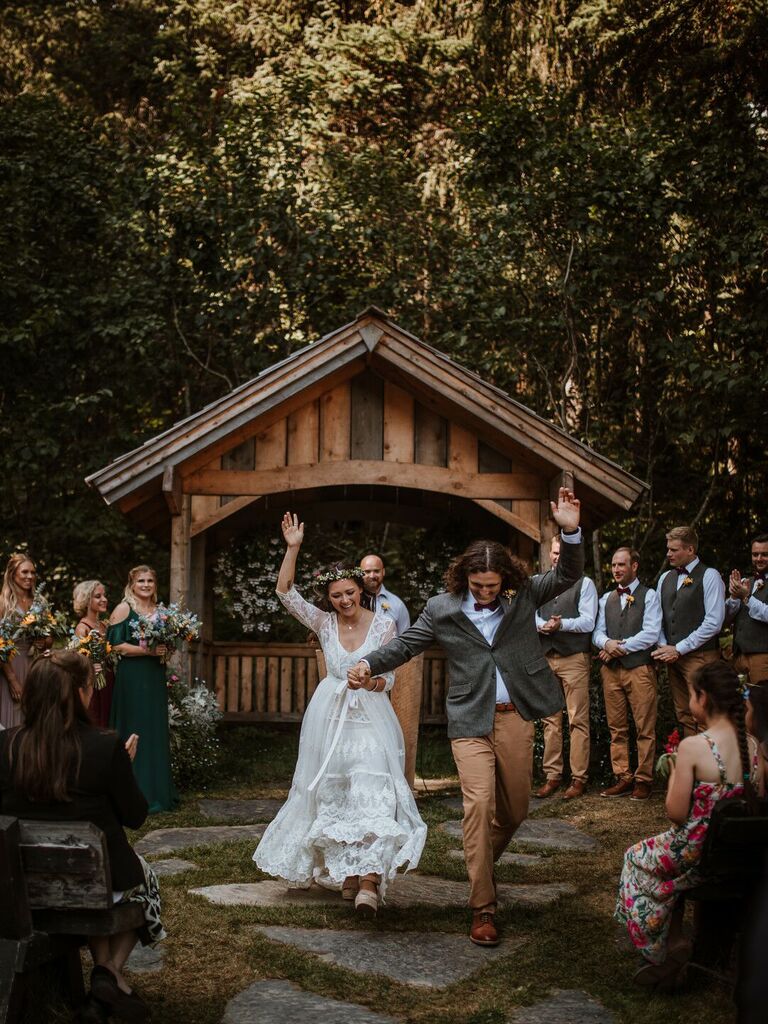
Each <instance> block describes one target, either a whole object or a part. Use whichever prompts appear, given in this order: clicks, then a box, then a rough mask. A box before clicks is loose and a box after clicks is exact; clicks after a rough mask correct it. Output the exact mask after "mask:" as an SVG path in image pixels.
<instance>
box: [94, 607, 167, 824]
mask: <svg viewBox="0 0 768 1024" xmlns="http://www.w3.org/2000/svg"><path fill="white" fill-rule="evenodd" d="M137 620H138V615H137V614H136V612H135V611H134V610H133V608H132V609H131V611H130V614H129V615H128V618H127V619H123V621H122V622H118V623H117V624H116V625H114V626H110V627H109V634H108V638H109V642H110V643H111V644H112V645H113V646H116V645H117V644H126V643H127V644H136V639H135V637H134V636H133V632H132V629H131V627H132V625H133V623H134V622H136V621H137ZM109 724H110V725H111V727H112V728H113V729H115V730H116V731H117V734H118V736H120V738H121V739H123V740H127V739H128V737H129V736H130V735H131V733H134V732H135V733H136V734H137V735H138V737H139V745H138V749H137V751H136V758H135V759H134V762H133V773H134V775H135V776H136V781H137V782H138V784H139V788H140V789H141V791H142V793H143V794H144V796H145V797H146V798H147V803H148V804H149V813H150V814H157V813H158V812H159V811H170V810H172V809H173V808H174V807H175V806H176V805H177V804H178V802H179V796H178V793H177V792H176V787H175V786H174V784H173V778H172V777H171V750H170V740H169V736H168V694H167V688H166V679H165V666H164V665H162V664H161V663H160V659H159V658H155V657H152V656H151V655H146V657H141V656H139V657H136V658H121V659H120V660H119V662H118V663H117V671H116V672H115V689H114V692H113V694H112V710H111V713H110V717H109Z"/></svg>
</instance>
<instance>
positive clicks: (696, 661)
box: [667, 651, 720, 736]
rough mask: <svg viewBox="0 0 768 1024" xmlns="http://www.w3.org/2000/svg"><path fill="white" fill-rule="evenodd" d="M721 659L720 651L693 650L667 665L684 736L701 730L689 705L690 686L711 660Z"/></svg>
mask: <svg viewBox="0 0 768 1024" xmlns="http://www.w3.org/2000/svg"><path fill="white" fill-rule="evenodd" d="M719 660H720V651H691V653H690V654H684V655H683V656H682V658H678V659H677V661H673V662H672V664H671V665H667V678H668V679H669V688H670V690H671V691H672V700H673V702H674V705H675V715H676V717H677V720H678V722H679V723H680V726H681V728H682V730H683V736H695V735H696V733H697V732H698V731H699V727H698V725H696V720H695V719H694V717H693V715H692V714H691V711H690V708H689V707H688V701H689V700H690V693H689V692H688V686H689V684H690V683H691V682H692V680H693V677H694V676H695V675H696V673H697V672H698V671H699V669H700V668H702V667H703V666H704V665H708V664H709V662H710V661H719Z"/></svg>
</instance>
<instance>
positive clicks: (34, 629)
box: [13, 590, 67, 658]
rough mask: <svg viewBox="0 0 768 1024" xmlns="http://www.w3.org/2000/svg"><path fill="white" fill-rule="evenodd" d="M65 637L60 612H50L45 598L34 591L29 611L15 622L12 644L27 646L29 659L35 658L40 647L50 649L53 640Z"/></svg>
mask: <svg viewBox="0 0 768 1024" xmlns="http://www.w3.org/2000/svg"><path fill="white" fill-rule="evenodd" d="M66 635H67V620H66V618H65V616H64V615H63V614H62V613H61V612H56V613H54V612H53V611H51V608H50V606H49V604H48V601H47V600H46V598H45V597H44V596H43V595H42V593H41V592H40V591H39V590H36V591H35V595H34V597H33V599H32V604H31V605H30V606H29V611H28V612H25V613H24V614H23V615H21V616H20V617H19V619H18V620H17V625H16V629H15V631H14V634H13V639H14V642H15V643H16V644H17V645H18V644H20V643H21V644H29V653H30V657H32V658H36V657H37V655H38V654H39V653H40V648H41V647H50V646H51V645H52V644H53V641H54V640H62V639H64V638H65V637H66ZM40 641H42V643H41V642H40Z"/></svg>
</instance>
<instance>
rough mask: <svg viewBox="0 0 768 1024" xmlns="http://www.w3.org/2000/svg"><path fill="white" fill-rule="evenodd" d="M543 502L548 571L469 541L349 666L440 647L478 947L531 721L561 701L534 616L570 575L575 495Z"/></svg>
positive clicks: (487, 930) (577, 548)
mask: <svg viewBox="0 0 768 1024" xmlns="http://www.w3.org/2000/svg"><path fill="white" fill-rule="evenodd" d="M551 507H552V516H553V518H554V520H555V522H556V523H557V524H558V526H559V527H560V530H561V538H562V540H563V544H562V548H561V554H560V560H559V562H558V564H557V567H556V568H555V569H553V570H550V571H549V572H546V573H544V574H542V575H540V576H533V577H530V578H529V577H528V576H527V574H526V571H525V567H524V566H523V563H522V562H520V561H519V560H518V559H516V558H513V557H512V556H511V555H510V554H509V552H508V551H507V549H506V548H505V547H504V546H503V545H502V544H499V543H496V542H495V541H475V542H474V543H472V544H470V546H469V548H467V550H466V551H465V552H464V554H463V555H461V556H460V557H459V558H457V559H456V560H455V561H454V562H452V563H451V565H450V567H449V569H448V572H447V573H446V576H445V581H446V588H447V590H446V593H443V594H438V595H437V596H436V597H431V598H430V599H429V601H427V604H426V606H425V608H424V611H423V612H422V613H421V615H420V616H419V618H418V620H417V621H416V622H415V623H414V625H413V626H411V627H410V629H407V630H406V631H405V632H404V633H403V634H402V635H401V636H399V637H396V638H395V639H394V640H392V641H391V642H390V643H388V644H387V645H386V647H382V648H380V649H379V650H378V651H374V652H373V653H371V654H369V655H368V656H367V657H366V658H365V659H364V660H363V661H360V662H358V664H357V665H356V666H355V667H354V669H352V670H351V671H350V673H349V683H350V686H352V687H353V688H356V687H359V686H361V685H363V684H364V683H365V682H366V681H367V679H368V678H369V676H371V675H373V676H380V675H382V673H384V672H389V671H391V670H392V669H395V668H397V667H398V666H399V665H402V664H403V663H404V662H406V661H409V660H410V659H411V658H413V657H414V655H416V654H419V653H420V652H421V651H424V650H426V649H427V648H428V647H432V646H434V645H435V644H436V643H437V644H439V645H440V646H441V647H442V648H443V649H444V651H445V653H446V655H447V658H448V675H449V688H448V694H447V697H446V712H447V715H448V736H449V737H450V739H451V749H452V752H453V757H454V760H455V761H456V767H457V768H458V772H459V780H460V782H461V792H462V798H463V802H464V820H463V823H462V826H463V832H464V856H465V859H466V863H467V874H468V875H469V904H470V907H471V908H472V911H473V917H472V928H471V930H470V939H471V940H472V942H474V943H476V944H477V945H480V946H495V945H498V942H499V938H498V933H497V930H496V927H495V924H494V913H495V911H496V883H495V881H494V877H493V864H494V862H495V861H496V860H498V858H499V857H500V856H501V854H502V853H503V852H504V849H505V848H506V846H507V844H508V843H509V841H510V839H511V838H512V836H513V835H514V833H515V831H516V830H517V828H518V827H519V826H520V824H521V823H522V822H523V821H524V820H525V817H526V815H527V814H528V796H529V793H530V789H531V763H532V755H533V722H534V719H537V718H546V717H548V716H549V715H552V714H554V713H555V711H558V710H560V709H561V708H562V706H563V696H562V689H561V687H560V685H559V683H558V681H557V679H556V678H555V676H554V674H553V672H552V670H551V669H550V667H549V665H548V663H547V660H546V658H545V657H544V656H543V655H542V653H541V644H540V642H539V635H538V633H537V631H536V622H535V615H536V609H537V608H539V607H541V605H543V604H545V603H546V602H547V601H550V600H551V599H552V598H553V597H555V596H556V595H557V594H561V593H562V592H563V591H564V590H567V589H568V587H570V586H573V585H574V584H575V583H576V581H577V580H578V579H580V577H581V576H582V575H583V572H584V554H583V551H582V547H581V530H580V529H579V513H580V503H579V501H578V499H577V498H575V497H574V495H573V493H572V492H571V491H569V490H567V489H566V488H564V487H561V488H560V492H559V495H558V501H557V504H555V503H554V502H552V503H551Z"/></svg>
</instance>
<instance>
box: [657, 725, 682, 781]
mask: <svg viewBox="0 0 768 1024" xmlns="http://www.w3.org/2000/svg"><path fill="white" fill-rule="evenodd" d="M679 746H680V733H679V732H678V730H677V729H673V730H672V732H671V733H670V734H669V736H667V742H666V743H665V744H664V753H663V754H662V755H661V757H660V758H659V759H658V761H657V762H656V774H657V775H658V776H659V777H660V778H662V779H668V778H669V776H670V775H671V774H672V765H673V764H674V763H675V761H677V748H678V747H679Z"/></svg>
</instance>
